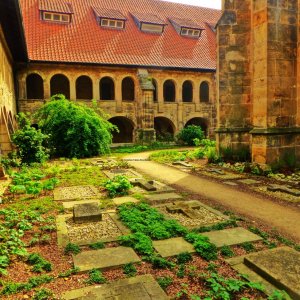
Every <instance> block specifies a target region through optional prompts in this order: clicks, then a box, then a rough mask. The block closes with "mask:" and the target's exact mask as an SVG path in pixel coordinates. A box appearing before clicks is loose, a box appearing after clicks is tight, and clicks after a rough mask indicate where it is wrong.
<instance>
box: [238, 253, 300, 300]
mask: <svg viewBox="0 0 300 300" xmlns="http://www.w3.org/2000/svg"><path fill="white" fill-rule="evenodd" d="M244 262H245V265H246V266H248V267H249V268H251V269H252V270H253V271H255V272H256V273H258V274H259V275H261V276H262V277H263V278H265V279H266V280H268V281H269V282H271V284H273V285H274V286H276V287H277V288H278V289H283V290H285V291H286V292H287V293H288V294H289V295H290V296H291V298H292V299H300V253H299V252H297V251H296V250H294V249H292V248H290V247H279V248H276V249H271V250H265V251H260V252H257V253H253V254H250V255H247V256H246V257H245V258H244Z"/></svg>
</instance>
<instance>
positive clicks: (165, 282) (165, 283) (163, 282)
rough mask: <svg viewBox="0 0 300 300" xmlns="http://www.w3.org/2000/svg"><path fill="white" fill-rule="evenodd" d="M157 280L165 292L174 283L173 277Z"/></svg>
mask: <svg viewBox="0 0 300 300" xmlns="http://www.w3.org/2000/svg"><path fill="white" fill-rule="evenodd" d="M156 280H157V282H158V284H159V285H160V287H161V288H162V289H163V290H166V289H167V287H168V286H169V285H171V284H172V283H173V279H172V277H166V276H165V277H158V278H157V279H156Z"/></svg>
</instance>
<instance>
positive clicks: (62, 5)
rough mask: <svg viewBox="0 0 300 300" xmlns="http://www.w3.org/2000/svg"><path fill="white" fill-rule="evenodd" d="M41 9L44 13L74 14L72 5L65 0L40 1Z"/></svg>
mask: <svg viewBox="0 0 300 300" xmlns="http://www.w3.org/2000/svg"><path fill="white" fill-rule="evenodd" d="M39 9H40V10H42V11H49V12H57V13H66V14H72V13H73V10H72V5H71V4H70V3H67V2H65V1H64V0H40V1H39Z"/></svg>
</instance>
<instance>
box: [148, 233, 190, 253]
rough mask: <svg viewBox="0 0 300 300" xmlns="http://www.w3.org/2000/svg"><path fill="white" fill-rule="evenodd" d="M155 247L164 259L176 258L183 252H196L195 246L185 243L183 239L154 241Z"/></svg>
mask: <svg viewBox="0 0 300 300" xmlns="http://www.w3.org/2000/svg"><path fill="white" fill-rule="evenodd" d="M153 247H154V248H155V250H156V251H157V252H158V253H159V254H160V255H161V256H162V257H170V256H175V255H178V254H179V253H182V252H189V253H194V252H195V249H194V247H193V245H191V244H190V243H188V242H187V241H185V240H184V239H183V238H182V237H177V238H171V239H167V240H161V241H153Z"/></svg>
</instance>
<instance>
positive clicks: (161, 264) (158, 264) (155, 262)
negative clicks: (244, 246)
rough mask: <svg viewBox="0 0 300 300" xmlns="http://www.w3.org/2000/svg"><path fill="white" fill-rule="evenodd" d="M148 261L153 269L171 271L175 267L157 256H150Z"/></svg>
mask: <svg viewBox="0 0 300 300" xmlns="http://www.w3.org/2000/svg"><path fill="white" fill-rule="evenodd" d="M149 261H150V262H151V263H152V266H153V268H154V269H172V268H174V267H175V264H174V263H172V262H170V261H168V260H167V259H165V258H163V257H160V256H157V255H152V256H151V257H150V258H149Z"/></svg>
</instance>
